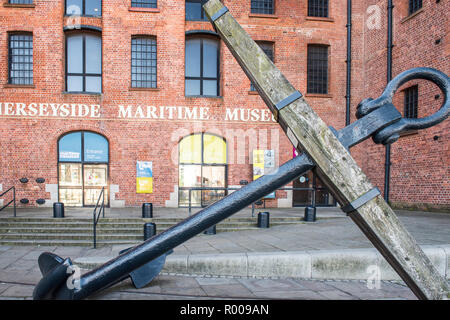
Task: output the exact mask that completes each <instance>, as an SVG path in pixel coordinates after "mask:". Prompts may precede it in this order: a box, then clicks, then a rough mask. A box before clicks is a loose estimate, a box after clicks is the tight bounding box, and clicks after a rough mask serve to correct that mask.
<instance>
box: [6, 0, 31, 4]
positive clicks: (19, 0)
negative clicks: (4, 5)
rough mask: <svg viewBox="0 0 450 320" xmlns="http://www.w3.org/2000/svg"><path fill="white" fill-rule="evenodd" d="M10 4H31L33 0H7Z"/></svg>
mask: <svg viewBox="0 0 450 320" xmlns="http://www.w3.org/2000/svg"><path fill="white" fill-rule="evenodd" d="M9 3H10V4H33V0H9Z"/></svg>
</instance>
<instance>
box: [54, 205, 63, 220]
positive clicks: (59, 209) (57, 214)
mask: <svg viewBox="0 0 450 320" xmlns="http://www.w3.org/2000/svg"><path fill="white" fill-rule="evenodd" d="M53 218H64V203H62V202H55V203H53Z"/></svg>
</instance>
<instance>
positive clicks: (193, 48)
mask: <svg viewBox="0 0 450 320" xmlns="http://www.w3.org/2000/svg"><path fill="white" fill-rule="evenodd" d="M185 80H186V81H185V95H186V96H219V41H218V40H217V39H215V38H213V37H206V36H205V37H201V38H198V37H188V38H187V39H186V53H185Z"/></svg>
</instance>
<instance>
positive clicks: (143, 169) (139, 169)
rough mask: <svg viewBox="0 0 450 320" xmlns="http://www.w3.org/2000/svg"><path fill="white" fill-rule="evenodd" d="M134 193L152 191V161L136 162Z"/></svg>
mask: <svg viewBox="0 0 450 320" xmlns="http://www.w3.org/2000/svg"><path fill="white" fill-rule="evenodd" d="M136 193H153V162H151V161H138V162H137V164H136Z"/></svg>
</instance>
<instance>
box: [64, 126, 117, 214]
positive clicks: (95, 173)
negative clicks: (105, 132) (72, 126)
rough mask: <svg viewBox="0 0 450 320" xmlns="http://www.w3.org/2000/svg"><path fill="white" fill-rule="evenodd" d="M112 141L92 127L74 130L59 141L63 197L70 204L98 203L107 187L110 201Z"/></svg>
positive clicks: (106, 193) (107, 198) (106, 197)
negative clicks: (109, 180)
mask: <svg viewBox="0 0 450 320" xmlns="http://www.w3.org/2000/svg"><path fill="white" fill-rule="evenodd" d="M108 158H109V145H108V141H107V140H106V138H105V137H103V136H101V135H99V134H97V133H94V132H88V131H78V132H71V133H68V134H65V135H64V136H62V137H61V138H60V139H59V141H58V187H59V188H58V189H59V201H60V202H62V203H64V204H65V205H66V206H72V207H90V206H95V205H96V203H97V200H98V197H99V195H100V192H101V191H102V188H105V205H108V204H109V196H108V194H109V192H108V164H109V161H108Z"/></svg>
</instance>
